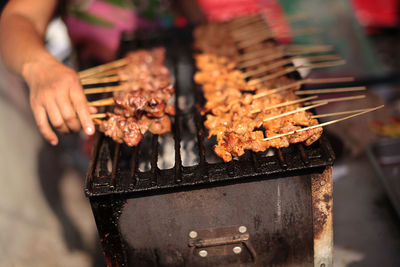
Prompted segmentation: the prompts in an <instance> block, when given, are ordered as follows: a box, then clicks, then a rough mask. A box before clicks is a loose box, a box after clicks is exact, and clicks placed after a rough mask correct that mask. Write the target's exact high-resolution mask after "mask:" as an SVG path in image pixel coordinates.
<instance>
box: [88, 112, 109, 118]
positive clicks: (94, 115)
mask: <svg viewBox="0 0 400 267" xmlns="http://www.w3.org/2000/svg"><path fill="white" fill-rule="evenodd" d="M106 116H107V115H106V113H96V114H92V115H90V117H91V118H92V119H103V118H105V117H106Z"/></svg>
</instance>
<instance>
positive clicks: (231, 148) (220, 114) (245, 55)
mask: <svg viewBox="0 0 400 267" xmlns="http://www.w3.org/2000/svg"><path fill="white" fill-rule="evenodd" d="M297 32H303V33H304V32H305V33H308V32H307V31H301V30H298V31H297ZM273 38H274V34H273V33H272V31H271V30H270V29H269V28H268V27H267V25H266V24H265V22H264V20H263V19H262V18H261V16H257V15H256V16H250V17H243V18H239V19H235V20H233V21H231V22H228V23H211V24H207V25H202V26H200V27H198V28H196V29H195V31H194V39H195V43H194V48H195V49H196V50H197V51H198V52H199V53H197V54H196V55H195V62H196V66H197V68H198V72H197V73H196V74H195V77H194V80H195V82H196V83H198V84H201V85H202V90H203V94H204V98H205V100H206V103H205V105H204V109H203V111H202V112H203V114H204V115H206V120H205V122H204V125H205V127H206V128H207V129H208V137H209V138H211V137H213V136H215V137H216V141H217V144H216V145H215V146H214V151H215V153H216V154H217V155H218V156H219V157H221V158H222V159H223V160H224V161H225V162H228V161H231V160H232V158H233V157H239V156H241V155H243V154H244V153H245V151H246V150H251V151H254V152H260V151H266V150H267V149H269V148H270V147H275V148H282V147H288V146H289V145H290V144H294V143H304V144H305V145H311V144H312V143H314V142H315V141H316V140H318V139H319V138H320V136H321V134H322V132H323V129H322V127H323V126H326V125H329V124H333V123H336V122H339V121H342V120H345V119H349V118H352V117H355V116H358V115H361V114H364V113H367V112H370V111H373V110H376V109H378V108H381V107H374V108H366V109H358V110H350V111H342V112H335V113H330V114H323V115H314V114H312V113H311V110H312V109H314V108H317V107H320V106H324V105H327V104H328V103H331V102H337V101H350V100H355V99H362V98H364V97H365V95H355V96H345V97H339V98H321V97H320V95H321V94H328V93H340V92H355V91H362V90H365V87H345V88H330V89H316V90H299V89H300V88H301V87H302V85H304V84H327V83H340V82H348V81H352V80H353V79H352V78H347V77H345V78H320V79H302V80H296V79H294V78H290V77H289V76H290V74H291V73H293V72H295V71H297V70H299V69H302V68H307V69H315V68H325V67H331V66H338V65H341V64H344V63H345V62H344V61H343V60H341V59H340V57H338V56H337V55H332V54H321V53H324V52H329V51H331V50H332V48H331V47H330V46H325V45H316V46H312V45H310V46H308V45H281V44H277V43H276V41H275V40H274V39H273ZM315 53H318V55H315ZM294 59H300V60H302V61H303V62H305V63H302V64H300V65H296V66H295V65H293V64H292V63H293V60H294ZM304 95H309V96H307V97H302V98H301V97H300V96H304ZM342 114H351V115H348V116H345V117H341V118H339V119H336V120H332V121H328V122H325V123H321V124H320V123H319V122H318V120H317V119H318V118H320V117H328V116H337V115H342Z"/></svg>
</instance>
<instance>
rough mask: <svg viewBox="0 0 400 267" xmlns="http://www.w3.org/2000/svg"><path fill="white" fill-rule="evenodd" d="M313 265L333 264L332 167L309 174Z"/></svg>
mask: <svg viewBox="0 0 400 267" xmlns="http://www.w3.org/2000/svg"><path fill="white" fill-rule="evenodd" d="M311 192H312V206H313V224H314V225H313V228H314V267H332V266H333V219H332V208H333V199H332V167H328V168H326V170H325V171H324V172H323V173H322V174H313V175H312V176H311Z"/></svg>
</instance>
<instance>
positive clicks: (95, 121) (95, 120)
mask: <svg viewBox="0 0 400 267" xmlns="http://www.w3.org/2000/svg"><path fill="white" fill-rule="evenodd" d="M93 122H94V123H96V124H102V123H103V121H102V120H99V119H96V118H94V119H93Z"/></svg>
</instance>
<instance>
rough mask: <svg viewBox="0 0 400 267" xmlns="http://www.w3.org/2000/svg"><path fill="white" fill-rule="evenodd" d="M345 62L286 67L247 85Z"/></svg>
mask: <svg viewBox="0 0 400 267" xmlns="http://www.w3.org/2000/svg"><path fill="white" fill-rule="evenodd" d="M345 63H346V61H345V60H337V61H329V62H321V63H315V64H309V65H300V66H291V67H287V68H285V69H283V70H281V71H278V72H276V73H273V74H269V75H267V76H264V77H262V78H257V79H254V80H250V81H249V82H248V83H249V85H256V84H258V83H261V82H265V81H269V80H272V79H275V78H278V77H281V76H283V75H286V74H289V73H291V72H294V71H296V70H298V69H318V68H326V67H333V66H339V65H343V64H345Z"/></svg>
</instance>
